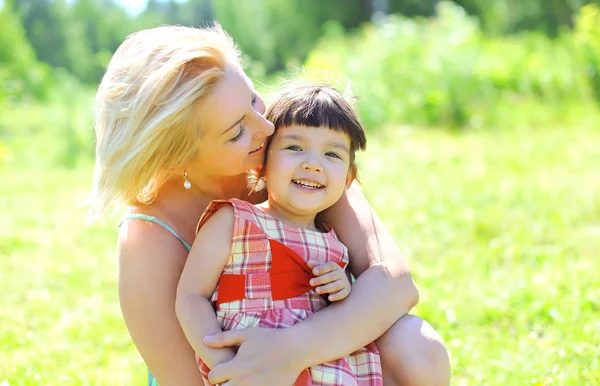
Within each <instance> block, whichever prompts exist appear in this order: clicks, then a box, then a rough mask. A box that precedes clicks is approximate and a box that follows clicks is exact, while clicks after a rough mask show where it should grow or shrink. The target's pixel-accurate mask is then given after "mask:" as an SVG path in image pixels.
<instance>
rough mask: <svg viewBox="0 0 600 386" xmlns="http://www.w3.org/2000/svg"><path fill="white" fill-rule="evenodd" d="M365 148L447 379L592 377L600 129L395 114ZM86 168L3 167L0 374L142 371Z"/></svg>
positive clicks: (67, 380)
mask: <svg viewBox="0 0 600 386" xmlns="http://www.w3.org/2000/svg"><path fill="white" fill-rule="evenodd" d="M385 133H386V134H380V135H378V136H377V135H372V136H371V141H370V144H369V151H368V152H367V153H366V154H364V155H362V156H360V158H359V162H360V165H361V172H360V173H361V175H360V178H361V180H362V182H363V184H364V185H365V187H366V188H365V189H366V191H367V194H368V196H369V197H370V200H371V202H372V204H373V205H374V206H375V208H376V209H377V211H378V213H379V214H380V215H381V217H382V218H383V220H384V222H385V223H386V225H387V226H388V228H389V229H390V231H392V232H393V234H394V236H395V237H396V239H397V241H398V244H399V245H400V246H401V248H402V249H403V251H404V252H405V254H406V256H407V258H408V259H409V262H410V265H411V268H412V270H413V273H414V276H415V279H416V281H417V284H418V285H419V288H420V290H421V303H420V304H419V306H418V307H417V309H416V310H415V311H414V313H416V314H418V315H420V316H422V317H424V318H425V319H427V320H428V321H430V323H431V324H432V325H433V326H434V327H435V328H436V329H437V330H438V331H439V332H440V334H441V335H442V336H443V337H444V339H445V340H446V341H447V343H448V348H449V349H450V352H451V357H452V365H453V382H452V383H453V384H455V385H483V384H484V385H580V384H586V385H587V384H600V359H599V358H600V318H599V317H598V316H599V315H600V278H599V273H600V260H599V259H598V257H599V256H600V254H599V252H600V168H599V167H598V165H600V145H599V144H600V131H598V130H595V131H594V130H592V129H586V128H583V127H582V128H579V129H574V128H568V129H567V128H565V129H557V130H535V131H533V130H523V131H518V130H513V131H504V132H470V133H449V132H441V131H431V130H430V131H427V130H414V131H413V130H410V129H405V128H389V129H387V130H386V131H385ZM90 175H91V169H90V168H89V167H79V168H76V169H74V170H43V169H38V170H36V169H28V170H15V168H14V167H12V166H11V169H10V170H9V169H6V168H5V169H4V170H2V169H0V176H1V180H2V183H1V184H0V224H2V226H1V227H0V256H1V259H0V294H2V295H1V296H2V303H1V305H2V306H1V307H0V321H1V322H0V358H2V359H1V360H0V385H2V386H8V385H11V386H13V385H142V384H144V382H145V376H146V374H145V367H144V365H143V363H142V361H141V359H140V358H139V356H138V354H137V352H136V350H135V348H134V346H133V345H132V344H131V342H130V340H129V337H128V335H127V332H126V330H125V327H124V325H123V323H122V320H121V316H120V310H119V306H118V300H117V294H116V282H115V272H116V264H115V254H114V251H115V236H116V224H112V223H109V224H108V225H105V226H101V225H95V226H88V225H87V223H86V219H85V214H84V210H83V209H82V208H78V207H77V204H78V203H79V202H81V201H83V200H84V199H85V196H86V193H87V189H88V187H89V184H90Z"/></svg>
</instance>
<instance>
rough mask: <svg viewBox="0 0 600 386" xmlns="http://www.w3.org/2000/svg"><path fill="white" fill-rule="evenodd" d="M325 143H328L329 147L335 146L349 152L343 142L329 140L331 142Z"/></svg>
mask: <svg viewBox="0 0 600 386" xmlns="http://www.w3.org/2000/svg"><path fill="white" fill-rule="evenodd" d="M327 145H329V146H331V147H335V148H337V149H341V150H344V151H345V152H346V153H350V150H348V147H347V146H346V145H344V144H343V143H340V142H334V141H331V142H327Z"/></svg>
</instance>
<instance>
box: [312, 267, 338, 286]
mask: <svg viewBox="0 0 600 386" xmlns="http://www.w3.org/2000/svg"><path fill="white" fill-rule="evenodd" d="M345 276H346V275H345V274H344V271H342V270H341V269H339V270H335V271H332V272H329V273H326V274H324V275H321V276H317V277H313V278H312V279H310V285H311V286H313V287H318V286H320V285H323V284H329V283H333V282H334V281H337V280H340V279H342V278H344V277H345Z"/></svg>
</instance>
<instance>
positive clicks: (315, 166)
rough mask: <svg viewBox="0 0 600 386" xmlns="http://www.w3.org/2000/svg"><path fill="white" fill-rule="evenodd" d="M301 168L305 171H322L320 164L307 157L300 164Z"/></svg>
mask: <svg viewBox="0 0 600 386" xmlns="http://www.w3.org/2000/svg"><path fill="white" fill-rule="evenodd" d="M302 169H304V170H307V171H314V172H322V171H323V169H322V168H321V165H320V164H319V163H318V162H316V161H315V160H313V159H308V160H306V161H304V163H303V164H302Z"/></svg>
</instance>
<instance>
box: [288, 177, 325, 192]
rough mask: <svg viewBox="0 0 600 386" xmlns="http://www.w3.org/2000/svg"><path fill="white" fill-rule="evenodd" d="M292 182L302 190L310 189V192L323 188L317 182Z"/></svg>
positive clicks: (298, 180)
mask: <svg viewBox="0 0 600 386" xmlns="http://www.w3.org/2000/svg"><path fill="white" fill-rule="evenodd" d="M292 182H293V183H294V184H296V185H298V186H300V187H302V188H306V189H312V190H319V189H323V188H324V187H325V185H322V184H319V183H318V182H313V181H308V180H300V179H297V180H292Z"/></svg>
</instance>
